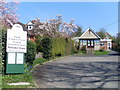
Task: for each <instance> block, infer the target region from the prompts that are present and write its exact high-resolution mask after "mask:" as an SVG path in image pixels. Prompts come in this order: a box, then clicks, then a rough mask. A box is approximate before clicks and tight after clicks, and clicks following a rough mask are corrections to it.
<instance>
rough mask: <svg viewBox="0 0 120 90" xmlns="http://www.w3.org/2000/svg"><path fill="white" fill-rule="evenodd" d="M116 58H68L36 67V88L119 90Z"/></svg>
mask: <svg viewBox="0 0 120 90" xmlns="http://www.w3.org/2000/svg"><path fill="white" fill-rule="evenodd" d="M118 57H119V56H118V54H117V53H116V52H113V51H112V52H111V54H110V55H104V56H79V55H74V56H69V57H64V58H60V59H57V60H56V61H53V62H49V63H47V64H45V65H42V66H40V65H37V66H36V67H35V68H34V70H33V72H32V74H33V77H34V80H35V82H36V84H37V85H38V87H39V88H118V87H119V85H118V84H119V83H120V80H119V78H118V77H119V76H120V74H119V73H118V71H120V67H118V64H120V63H119V62H118Z"/></svg>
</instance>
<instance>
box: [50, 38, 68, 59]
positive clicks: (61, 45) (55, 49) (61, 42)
mask: <svg viewBox="0 0 120 90" xmlns="http://www.w3.org/2000/svg"><path fill="white" fill-rule="evenodd" d="M65 45H66V41H65V39H64V38H53V39H52V50H51V53H52V57H53V58H54V57H55V56H62V55H65Z"/></svg>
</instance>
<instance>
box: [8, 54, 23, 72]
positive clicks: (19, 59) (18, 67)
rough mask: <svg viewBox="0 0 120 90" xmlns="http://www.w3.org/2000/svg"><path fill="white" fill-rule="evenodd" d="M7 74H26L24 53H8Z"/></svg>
mask: <svg viewBox="0 0 120 90" xmlns="http://www.w3.org/2000/svg"><path fill="white" fill-rule="evenodd" d="M6 73H24V53H9V52H8V53H7V63H6Z"/></svg>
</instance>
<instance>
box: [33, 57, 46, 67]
mask: <svg viewBox="0 0 120 90" xmlns="http://www.w3.org/2000/svg"><path fill="white" fill-rule="evenodd" d="M46 61H48V60H47V59H45V58H37V59H35V60H34V62H33V66H35V65H36V64H43V63H44V62H46Z"/></svg>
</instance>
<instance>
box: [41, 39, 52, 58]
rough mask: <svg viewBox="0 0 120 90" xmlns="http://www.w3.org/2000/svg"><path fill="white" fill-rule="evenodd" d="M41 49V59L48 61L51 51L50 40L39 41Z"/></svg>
mask: <svg viewBox="0 0 120 90" xmlns="http://www.w3.org/2000/svg"><path fill="white" fill-rule="evenodd" d="M41 44H42V47H43V57H44V58H47V59H50V57H51V56H52V53H51V49H52V39H51V38H49V37H45V38H43V39H42V41H41Z"/></svg>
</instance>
